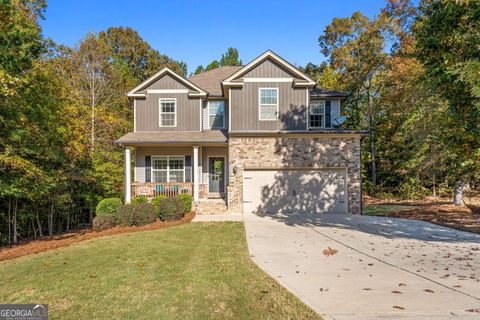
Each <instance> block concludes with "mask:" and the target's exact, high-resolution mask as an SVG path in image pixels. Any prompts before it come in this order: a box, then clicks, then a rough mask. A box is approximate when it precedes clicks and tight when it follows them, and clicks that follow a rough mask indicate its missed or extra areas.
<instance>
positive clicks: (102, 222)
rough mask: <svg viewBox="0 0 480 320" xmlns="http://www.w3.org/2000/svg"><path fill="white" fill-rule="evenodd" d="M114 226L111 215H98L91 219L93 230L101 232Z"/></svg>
mask: <svg viewBox="0 0 480 320" xmlns="http://www.w3.org/2000/svg"><path fill="white" fill-rule="evenodd" d="M114 226H115V222H114V221H113V217H112V216H111V215H100V216H96V217H95V218H93V230H95V231H102V230H105V229H110V228H113V227H114Z"/></svg>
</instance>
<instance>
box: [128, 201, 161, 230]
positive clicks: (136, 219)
mask: <svg viewBox="0 0 480 320" xmlns="http://www.w3.org/2000/svg"><path fill="white" fill-rule="evenodd" d="M153 222H155V207H154V206H153V205H152V204H150V203H139V204H136V205H135V206H133V210H132V215H131V225H132V226H144V225H146V224H150V223H153Z"/></svg>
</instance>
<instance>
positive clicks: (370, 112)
mask: <svg viewBox="0 0 480 320" xmlns="http://www.w3.org/2000/svg"><path fill="white" fill-rule="evenodd" d="M387 28H388V20H387V19H386V18H385V16H384V15H379V16H377V17H376V18H375V19H373V20H370V19H369V18H367V17H366V16H364V15H362V14H361V13H360V12H355V13H353V14H352V16H351V17H349V18H334V19H333V21H332V23H331V24H329V25H328V26H327V27H326V28H325V31H324V34H323V35H321V36H320V37H319V40H318V41H319V44H320V47H321V52H322V53H323V54H324V55H325V56H327V57H328V61H329V63H330V66H331V68H333V70H332V71H331V72H332V73H334V74H335V73H337V74H338V81H339V83H343V84H344V85H343V88H342V89H344V90H347V91H349V92H350V97H349V100H348V101H347V105H349V109H350V112H351V113H353V114H352V116H353V118H354V119H356V120H357V121H356V122H357V123H358V124H360V126H362V124H361V123H362V122H364V120H366V122H367V124H366V126H367V128H368V129H369V131H370V137H369V140H370V159H369V160H370V163H371V182H372V188H373V192H375V189H376V185H377V168H376V153H377V151H376V118H375V116H376V114H377V113H379V105H378V103H377V102H378V99H377V98H378V93H379V91H380V88H381V85H382V84H381V82H379V81H377V78H378V76H379V75H380V74H381V73H382V72H384V70H385V68H386V64H387V60H388V59H387V54H386V52H385V49H386V37H385V32H386V30H387ZM347 110H348V107H347ZM365 118H366V119H365ZM358 124H357V125H358Z"/></svg>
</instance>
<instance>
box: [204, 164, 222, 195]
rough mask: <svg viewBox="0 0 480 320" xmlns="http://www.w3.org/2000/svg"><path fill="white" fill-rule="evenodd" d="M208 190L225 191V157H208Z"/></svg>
mask: <svg viewBox="0 0 480 320" xmlns="http://www.w3.org/2000/svg"><path fill="white" fill-rule="evenodd" d="M208 177H209V179H208V192H219V193H223V192H225V158H223V157H210V158H208Z"/></svg>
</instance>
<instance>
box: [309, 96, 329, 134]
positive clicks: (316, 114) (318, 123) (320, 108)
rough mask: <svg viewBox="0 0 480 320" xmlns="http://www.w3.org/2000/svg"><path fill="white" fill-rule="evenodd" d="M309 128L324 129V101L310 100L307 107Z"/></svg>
mask: <svg viewBox="0 0 480 320" xmlns="http://www.w3.org/2000/svg"><path fill="white" fill-rule="evenodd" d="M309 114H310V128H313V129H317V128H325V101H324V100H311V101H310V107H309Z"/></svg>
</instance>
